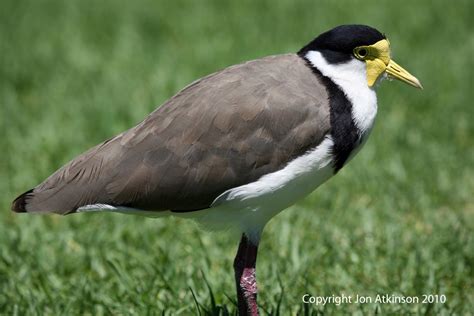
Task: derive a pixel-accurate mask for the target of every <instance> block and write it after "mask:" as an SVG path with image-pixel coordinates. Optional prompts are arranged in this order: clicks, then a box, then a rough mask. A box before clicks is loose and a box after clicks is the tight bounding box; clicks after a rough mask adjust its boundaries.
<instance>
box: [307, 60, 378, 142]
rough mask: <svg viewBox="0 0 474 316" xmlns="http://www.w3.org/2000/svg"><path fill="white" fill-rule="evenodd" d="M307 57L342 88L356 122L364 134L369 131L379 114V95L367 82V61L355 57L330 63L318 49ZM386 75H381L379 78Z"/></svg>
mask: <svg viewBox="0 0 474 316" xmlns="http://www.w3.org/2000/svg"><path fill="white" fill-rule="evenodd" d="M306 58H307V59H308V60H309V62H310V63H311V64H312V65H313V66H314V67H316V68H318V69H319V71H321V73H322V74H323V75H324V76H326V77H329V78H330V79H331V80H332V81H333V82H334V83H335V84H337V85H338V86H339V88H341V90H342V91H343V92H344V94H345V95H346V97H347V98H348V99H349V101H350V102H351V103H352V116H353V119H354V122H355V124H356V125H357V127H358V128H359V130H360V131H361V133H362V134H365V133H367V132H369V131H370V129H371V128H372V125H373V123H374V119H375V115H376V114H377V96H376V94H375V90H374V89H373V88H371V87H369V86H368V84H367V68H366V63H365V62H363V61H360V60H358V59H355V58H353V59H351V60H350V61H348V62H345V63H340V64H330V63H328V62H327V61H326V59H325V58H324V57H323V55H322V54H321V53H320V52H317V51H309V52H308V53H307V54H306ZM384 76H385V75H384ZM384 76H380V77H379V78H380V79H378V80H381V77H384Z"/></svg>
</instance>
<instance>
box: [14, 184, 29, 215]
mask: <svg viewBox="0 0 474 316" xmlns="http://www.w3.org/2000/svg"><path fill="white" fill-rule="evenodd" d="M32 192H33V189H31V190H29V191H27V192H25V193H23V194H22V195H20V196H19V197H17V198H16V199H15V200H14V201H13V202H12V211H13V212H15V213H26V212H27V211H26V204H27V202H28V201H27V199H28V197H29V196H30V195H31V193H32Z"/></svg>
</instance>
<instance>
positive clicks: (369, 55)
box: [353, 39, 423, 89]
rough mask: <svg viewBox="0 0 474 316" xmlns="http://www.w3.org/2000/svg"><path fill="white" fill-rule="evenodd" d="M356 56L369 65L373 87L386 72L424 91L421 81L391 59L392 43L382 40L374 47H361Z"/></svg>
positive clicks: (358, 48)
mask: <svg viewBox="0 0 474 316" xmlns="http://www.w3.org/2000/svg"><path fill="white" fill-rule="evenodd" d="M353 53H354V56H355V57H356V58H357V59H359V60H363V61H365V62H366V64H367V84H368V85H369V87H372V86H373V85H374V84H375V82H376V81H377V79H378V78H379V77H380V75H382V74H383V73H384V72H386V73H387V74H388V76H389V77H392V78H395V79H398V80H401V81H403V82H405V83H408V84H409V85H412V86H414V87H416V88H420V89H423V87H422V86H421V83H420V81H419V80H418V79H417V78H416V77H415V76H413V75H412V74H410V73H409V72H408V71H406V70H405V69H403V68H402V67H401V66H400V65H398V64H397V63H396V62H394V61H393V60H391V58H390V42H389V41H388V40H386V39H383V40H380V41H378V42H377V43H375V44H373V45H368V46H359V47H356V48H355V49H354V52H353Z"/></svg>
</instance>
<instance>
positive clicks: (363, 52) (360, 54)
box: [354, 47, 367, 59]
mask: <svg viewBox="0 0 474 316" xmlns="http://www.w3.org/2000/svg"><path fill="white" fill-rule="evenodd" d="M354 56H355V57H356V58H357V59H365V57H367V49H366V48H364V47H357V48H355V49H354Z"/></svg>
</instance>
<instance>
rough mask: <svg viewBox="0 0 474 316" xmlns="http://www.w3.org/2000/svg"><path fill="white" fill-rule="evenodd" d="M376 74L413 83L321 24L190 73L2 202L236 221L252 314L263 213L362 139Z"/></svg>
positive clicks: (279, 206)
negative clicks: (134, 121) (115, 129)
mask: <svg viewBox="0 0 474 316" xmlns="http://www.w3.org/2000/svg"><path fill="white" fill-rule="evenodd" d="M385 78H389V79H398V80H400V81H402V82H404V83H407V84H409V85H411V86H413V87H416V88H420V89H422V85H421V83H420V81H419V80H418V79H417V78H416V77H414V76H413V75H412V74H410V73H409V72H408V71H406V70H405V69H404V68H402V67H401V66H400V65H398V64H397V63H396V62H395V61H393V60H392V58H391V46H390V42H389V40H388V39H387V37H386V36H385V35H384V34H382V33H381V32H380V31H378V30H376V29H375V28H373V27H370V26H366V25H340V26H337V27H335V28H333V29H330V30H328V31H326V32H324V33H322V34H320V35H319V36H317V37H316V38H314V39H313V40H311V41H310V42H309V43H308V44H307V45H305V46H304V47H303V48H301V49H300V50H299V51H297V52H296V53H287V54H281V55H273V56H268V57H263V58H260V59H256V60H251V61H247V62H243V63H240V64H237V65H234V66H230V67H228V68H225V69H223V70H220V71H217V72H215V73H212V74H210V75H208V76H205V77H203V78H201V79H198V80H196V81H194V82H192V83H191V84H189V85H188V86H186V87H185V88H183V89H182V90H181V91H179V92H178V93H177V94H176V95H174V96H173V97H171V98H170V99H169V100H167V101H166V102H164V103H163V104H162V105H161V106H159V107H157V108H156V109H155V110H154V111H153V112H152V113H150V114H149V115H148V116H147V117H146V118H145V119H144V120H143V121H141V122H140V123H139V124H138V125H136V126H134V127H132V128H130V129H128V130H126V131H124V132H122V133H120V134H119V135H117V136H115V137H112V138H110V139H108V140H106V141H104V142H103V143H101V144H99V145H97V146H95V147H93V148H91V149H89V150H88V151H86V152H84V153H83V154H81V155H79V156H77V157H76V158H74V159H73V160H71V161H70V162H68V163H67V164H65V165H64V166H63V167H61V168H60V169H58V170H57V171H56V172H54V173H53V174H52V175H51V176H50V177H48V178H47V179H46V180H44V182H42V183H41V184H39V185H37V186H36V187H34V188H33V189H31V190H29V191H27V192H25V193H23V194H21V195H20V196H19V197H17V198H16V199H15V200H14V201H13V202H12V210H13V211H14V212H18V213H57V214H62V215H66V214H72V213H87V212H94V211H105V212H118V213H125V214H138V215H144V216H151V217H165V216H169V215H173V216H178V217H183V218H191V219H194V220H196V221H197V222H198V223H200V224H202V226H204V227H207V228H209V229H228V230H234V231H236V232H238V233H239V238H240V242H239V245H238V249H237V253H236V256H235V259H234V262H233V268H234V277H235V285H236V290H237V306H236V307H237V309H238V312H239V314H240V315H258V313H259V310H258V309H259V307H258V305H257V292H258V291H257V280H256V273H255V272H256V262H257V252H258V245H259V241H260V239H261V236H262V232H263V229H264V227H265V225H266V223H267V222H268V221H269V220H270V219H271V218H272V217H274V216H275V215H276V214H278V213H280V212H281V211H283V210H284V209H286V208H288V207H289V206H291V205H293V204H294V203H296V202H297V201H298V200H300V199H302V198H304V197H305V196H307V195H308V194H310V193H311V192H313V191H314V190H315V189H316V188H318V187H319V186H320V185H321V184H323V183H324V182H325V181H327V180H328V179H329V178H331V177H332V176H334V175H335V174H337V173H338V171H339V170H340V169H341V168H342V167H343V166H345V165H346V164H347V163H348V162H349V161H350V160H351V159H352V158H353V157H354V155H355V154H356V153H357V152H358V151H359V150H360V149H361V147H362V146H363V145H364V144H365V142H366V140H367V138H368V136H369V134H370V133H371V130H372V127H373V125H374V121H375V117H376V114H377V97H376V88H377V87H378V86H379V83H380V82H381V81H382V80H384V79H385Z"/></svg>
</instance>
